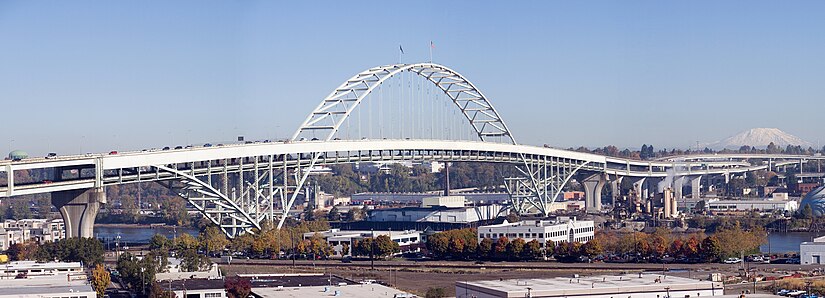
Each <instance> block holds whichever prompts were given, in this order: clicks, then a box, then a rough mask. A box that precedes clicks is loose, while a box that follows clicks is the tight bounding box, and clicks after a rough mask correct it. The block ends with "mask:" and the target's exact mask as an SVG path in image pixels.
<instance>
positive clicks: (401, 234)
mask: <svg viewBox="0 0 825 298" xmlns="http://www.w3.org/2000/svg"><path fill="white" fill-rule="evenodd" d="M316 234H318V235H319V236H320V237H321V238H323V239H324V240H326V241H327V243H329V245H330V246H332V248H333V251H334V255H342V252H343V248H344V244H345V243H346V244H347V246H349V247H350V250H349V251H350V254H351V253H352V243H353V242H354V240H358V239H365V238H373V237H378V236H381V235H387V236H389V237H390V239H391V240H392V241H394V242H395V243H398V246H399V248H400V249H401V252H402V253H405V252H417V251H419V250H420V248H419V247H418V245H419V244H421V232H419V231H342V230H340V229H331V230H327V231H323V232H311V233H304V239H311V238H312V237H314V236H315V235H316ZM348 255H349V254H348Z"/></svg>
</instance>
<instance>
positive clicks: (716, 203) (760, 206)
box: [705, 200, 799, 212]
mask: <svg viewBox="0 0 825 298" xmlns="http://www.w3.org/2000/svg"><path fill="white" fill-rule="evenodd" d="M705 208H707V210H708V211H712V212H739V211H751V210H755V211H768V212H770V211H775V210H777V211H783V212H784V211H788V212H794V211H796V210H797V209H799V203H797V202H796V201H794V200H790V201H786V200H778V201H773V200H710V201H708V202H707V204H706V205H705Z"/></svg>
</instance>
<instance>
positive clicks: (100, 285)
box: [92, 264, 112, 298]
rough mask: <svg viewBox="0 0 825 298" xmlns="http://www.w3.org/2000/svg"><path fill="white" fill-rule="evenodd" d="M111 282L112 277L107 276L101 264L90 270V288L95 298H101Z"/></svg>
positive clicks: (107, 273)
mask: <svg viewBox="0 0 825 298" xmlns="http://www.w3.org/2000/svg"><path fill="white" fill-rule="evenodd" d="M111 282H112V277H111V276H109V272H108V271H106V268H104V267H103V265H101V264H97V265H95V269H93V270H92V286H93V287H94V289H95V292H96V293H97V298H103V295H105V294H106V288H107V287H109V284H110V283H111Z"/></svg>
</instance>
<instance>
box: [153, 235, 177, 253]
mask: <svg viewBox="0 0 825 298" xmlns="http://www.w3.org/2000/svg"><path fill="white" fill-rule="evenodd" d="M171 246H172V243H171V241H170V240H169V238H166V236H163V235H161V234H155V235H154V236H152V239H149V249H151V250H155V249H161V250H167V251H168V250H170V249H171Z"/></svg>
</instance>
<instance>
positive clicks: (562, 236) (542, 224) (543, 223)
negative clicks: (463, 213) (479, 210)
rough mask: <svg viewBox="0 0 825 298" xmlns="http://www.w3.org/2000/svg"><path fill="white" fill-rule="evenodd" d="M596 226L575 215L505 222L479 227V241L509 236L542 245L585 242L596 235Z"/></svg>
mask: <svg viewBox="0 0 825 298" xmlns="http://www.w3.org/2000/svg"><path fill="white" fill-rule="evenodd" d="M595 230H596V228H595V226H594V224H593V221H591V220H576V218H575V217H573V218H567V217H559V218H557V219H556V220H553V221H549V220H535V221H520V222H514V223H509V222H504V223H502V224H497V225H489V226H481V227H478V242H479V243H480V242H481V240H484V238H490V239H492V240H494V241H495V240H496V239H498V238H501V237H507V238H508V239H510V240H513V239H517V238H521V239H524V241H525V242H529V241H532V240H534V239H535V240H536V241H538V242H539V243H540V244H541V246H542V247H544V246H545V244H546V243H547V242H548V241H552V242H553V243H559V242H581V243H585V242H587V241H589V240H591V239H593V236H594V235H595V234H594V232H595Z"/></svg>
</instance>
